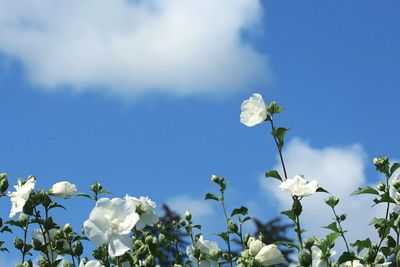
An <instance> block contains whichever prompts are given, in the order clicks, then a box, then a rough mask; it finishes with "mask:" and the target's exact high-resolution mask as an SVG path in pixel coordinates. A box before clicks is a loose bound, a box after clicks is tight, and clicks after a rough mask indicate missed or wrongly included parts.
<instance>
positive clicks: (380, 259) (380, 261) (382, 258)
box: [375, 255, 385, 263]
mask: <svg viewBox="0 0 400 267" xmlns="http://www.w3.org/2000/svg"><path fill="white" fill-rule="evenodd" d="M375 262H376V263H384V262H385V257H383V255H378V256H376V260H375Z"/></svg>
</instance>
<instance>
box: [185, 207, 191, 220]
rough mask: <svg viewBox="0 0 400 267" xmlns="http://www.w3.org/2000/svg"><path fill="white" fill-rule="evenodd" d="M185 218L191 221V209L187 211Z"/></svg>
mask: <svg viewBox="0 0 400 267" xmlns="http://www.w3.org/2000/svg"><path fill="white" fill-rule="evenodd" d="M185 219H186V220H188V221H190V220H191V219H192V213H190V211H188V210H187V211H185Z"/></svg>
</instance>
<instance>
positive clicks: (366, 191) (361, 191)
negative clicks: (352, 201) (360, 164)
mask: <svg viewBox="0 0 400 267" xmlns="http://www.w3.org/2000/svg"><path fill="white" fill-rule="evenodd" d="M361 194H372V195H379V192H378V191H376V190H375V189H374V188H372V187H370V186H366V187H359V188H358V189H357V190H356V191H354V192H353V193H352V194H351V195H350V196H355V195H361Z"/></svg>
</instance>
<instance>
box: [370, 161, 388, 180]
mask: <svg viewBox="0 0 400 267" xmlns="http://www.w3.org/2000/svg"><path fill="white" fill-rule="evenodd" d="M373 162H374V165H375V167H376V169H377V170H378V171H379V172H381V173H383V174H385V175H387V176H388V175H389V158H388V157H380V158H374V160H373Z"/></svg>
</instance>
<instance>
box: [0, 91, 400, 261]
mask: <svg viewBox="0 0 400 267" xmlns="http://www.w3.org/2000/svg"><path fill="white" fill-rule="evenodd" d="M241 110H242V111H241V114H240V122H241V123H243V124H244V125H246V126H248V127H253V126H256V125H260V124H262V123H265V124H269V126H270V127H271V135H272V140H273V143H274V145H275V146H276V149H277V152H278V154H279V159H280V162H281V171H278V170H270V171H267V172H266V173H265V176H266V178H274V179H277V180H278V181H279V188H280V189H281V191H283V192H286V193H288V194H287V197H288V198H289V199H290V200H291V203H292V205H291V207H290V209H289V210H285V211H282V213H281V214H282V215H283V216H285V218H286V220H287V221H288V222H289V224H288V226H289V227H291V228H292V229H293V235H294V236H296V242H292V240H290V239H286V240H270V239H271V237H269V236H264V235H263V233H262V232H259V233H257V234H254V235H253V236H252V235H250V234H249V233H246V232H245V229H247V228H246V227H245V224H246V223H247V222H250V221H252V217H251V216H250V215H249V210H248V209H247V208H246V207H244V206H240V207H237V208H234V209H232V210H229V209H228V208H227V205H226V201H227V199H226V195H225V194H226V190H227V185H228V181H227V180H226V178H225V177H221V176H217V175H212V176H211V182H212V183H213V184H214V185H216V186H217V190H216V192H213V193H211V192H210V193H207V194H206V195H205V200H210V201H214V203H215V204H216V205H218V206H219V207H220V209H221V214H222V215H223V216H221V218H222V220H221V222H222V223H224V229H223V231H222V232H220V233H215V235H214V236H212V237H211V239H212V240H207V239H205V238H204V234H203V233H202V230H203V229H202V226H201V225H199V224H195V223H194V222H193V219H192V213H191V212H190V211H186V212H185V214H184V215H183V217H182V218H181V217H180V216H178V215H174V216H169V217H168V218H167V219H166V218H162V217H160V216H159V214H158V213H157V205H156V203H155V202H154V201H152V200H151V199H150V198H149V197H147V196H140V197H138V198H137V197H133V196H130V195H128V194H126V195H125V197H114V198H107V197H104V196H103V195H105V194H109V193H110V192H108V191H107V190H105V189H104V188H103V186H102V185H101V184H100V183H97V182H95V183H93V184H91V185H90V187H89V188H90V191H89V192H90V193H80V192H78V189H77V187H76V186H75V185H74V184H72V183H70V182H68V181H60V182H58V183H55V184H54V185H53V186H51V187H50V188H49V189H48V190H43V189H37V185H36V183H37V179H36V177H34V176H29V177H27V179H19V180H18V182H17V185H15V186H14V191H12V192H10V191H8V188H9V181H8V177H7V174H5V173H0V197H8V198H9V200H10V201H11V209H10V215H9V217H10V220H9V221H7V222H5V223H4V222H3V220H2V219H1V218H0V234H1V233H5V232H13V231H15V229H19V230H18V231H19V232H22V236H21V237H18V236H16V237H15V239H14V242H13V247H14V248H15V249H16V250H17V251H19V253H20V254H21V260H20V263H19V264H18V267H32V266H34V265H38V266H41V267H57V266H68V267H78V266H79V267H111V266H122V267H129V266H135V267H136V266H148V267H153V266H174V267H189V266H199V267H217V266H218V267H219V266H230V267H233V266H238V267H262V266H287V265H288V264H289V263H294V262H295V263H297V266H298V267H338V266H352V267H373V266H374V267H383V266H389V265H391V264H394V265H395V266H400V241H399V240H400V177H399V175H398V170H400V163H397V162H395V163H391V162H390V159H389V158H388V157H377V158H374V159H373V164H374V165H375V167H376V170H377V171H378V172H379V174H380V175H381V176H382V178H383V179H382V182H381V183H379V184H378V185H377V186H376V187H375V188H373V187H369V186H366V187H362V188H358V189H357V190H356V191H355V192H354V193H353V195H360V194H369V195H373V196H374V199H373V202H374V205H384V206H385V210H386V214H385V217H384V218H373V220H372V222H371V224H372V225H373V226H374V227H375V228H376V230H377V232H378V236H379V239H378V240H374V241H373V240H371V237H366V238H365V239H362V240H354V242H352V243H350V242H348V240H347V237H346V230H344V224H345V221H346V218H347V216H346V214H338V213H337V211H336V207H337V205H339V203H340V199H339V198H336V197H334V196H332V195H330V196H329V197H327V199H326V200H325V202H326V204H327V209H330V210H331V211H332V214H333V217H334V219H333V221H332V222H331V223H330V224H329V225H327V226H322V227H323V228H326V229H327V230H328V231H329V233H328V234H327V235H326V236H323V237H317V236H314V235H313V234H312V233H308V232H306V231H305V229H303V228H302V226H301V225H302V224H301V218H302V217H301V215H302V213H303V205H302V201H303V199H304V198H305V197H310V198H312V196H313V195H314V194H316V193H325V194H329V193H328V191H327V190H325V189H324V188H323V187H321V186H320V185H319V183H318V182H317V181H316V180H311V179H310V180H308V179H307V178H305V176H303V175H296V176H294V177H288V170H287V169H286V166H285V160H284V150H283V148H284V144H285V135H286V133H287V131H288V130H289V129H288V128H285V127H276V122H275V117H276V115H277V114H278V113H280V112H281V111H282V110H283V109H282V107H280V106H279V105H278V104H277V103H276V102H271V103H270V104H266V103H265V102H264V99H263V97H262V96H261V95H260V94H253V95H252V96H251V97H250V98H249V99H247V100H245V101H244V102H243V103H242V105H241ZM77 197H81V198H87V199H90V200H92V201H93V205H94V207H93V209H92V210H91V212H90V214H89V215H88V218H87V219H86V221H83V222H82V233H80V234H78V233H77V232H76V231H74V228H73V226H72V225H71V224H69V223H65V224H60V223H57V222H56V221H55V219H54V217H53V216H52V215H53V214H52V212H53V210H54V209H56V208H64V203H63V205H61V204H60V203H58V202H57V201H69V199H73V198H77ZM83 219H84V218H83ZM80 227H81V225H80V226H79V228H80ZM210 232H213V231H210ZM14 233H17V232H14ZM213 233H214V232H213ZM339 238H341V239H342V240H343V242H344V244H345V245H346V250H345V251H342V252H336V251H335V244H336V242H337V240H338V239H339ZM218 239H219V241H220V243H219V244H218V243H217V241H218ZM85 242H91V243H92V244H93V245H95V249H94V250H93V251H86V250H85V249H84V247H85V244H87V243H85ZM286 249H295V250H296V252H297V254H296V255H297V257H295V256H288V254H287V253H285V250H286ZM8 250H9V248H8V247H6V246H5V242H4V241H0V252H5V251H8Z"/></svg>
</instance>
